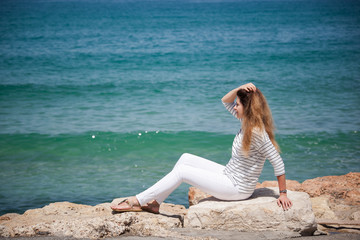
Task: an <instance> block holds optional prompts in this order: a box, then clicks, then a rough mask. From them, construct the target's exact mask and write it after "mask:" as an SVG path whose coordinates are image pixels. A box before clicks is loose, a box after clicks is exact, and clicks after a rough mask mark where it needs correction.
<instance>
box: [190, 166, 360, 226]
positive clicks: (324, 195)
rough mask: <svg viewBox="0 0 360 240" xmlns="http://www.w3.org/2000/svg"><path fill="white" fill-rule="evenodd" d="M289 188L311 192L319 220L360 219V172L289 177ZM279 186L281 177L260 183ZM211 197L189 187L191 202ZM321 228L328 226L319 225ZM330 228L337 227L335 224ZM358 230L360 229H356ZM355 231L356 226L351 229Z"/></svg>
mask: <svg viewBox="0 0 360 240" xmlns="http://www.w3.org/2000/svg"><path fill="white" fill-rule="evenodd" d="M286 185H287V189H289V190H292V191H301V192H306V193H308V194H309V195H310V199H311V203H312V209H313V211H314V214H315V217H316V219H318V220H323V219H326V220H339V222H341V221H343V220H347V221H358V220H360V173H359V172H351V173H348V174H346V175H341V176H325V177H318V178H314V179H309V180H306V181H304V182H303V183H299V182H297V181H294V180H286ZM264 187H276V188H277V187H278V183H277V181H264V182H263V183H258V184H257V188H264ZM206 197H209V195H206V194H205V193H203V192H202V191H200V190H199V189H195V188H193V189H191V188H190V190H189V204H190V205H192V204H197V203H198V202H200V201H201V199H203V198H206ZM318 227H319V228H320V229H321V230H326V228H324V227H321V226H318ZM338 229H341V230H342V231H348V230H347V229H349V227H348V226H345V225H341V224H339V227H338ZM328 230H331V231H334V228H329V229H328ZM355 230H356V229H355ZM349 231H350V232H354V229H349ZM356 232H357V233H360V229H358V230H356Z"/></svg>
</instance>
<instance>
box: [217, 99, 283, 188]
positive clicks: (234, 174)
mask: <svg viewBox="0 0 360 240" xmlns="http://www.w3.org/2000/svg"><path fill="white" fill-rule="evenodd" d="M223 104H224V106H225V107H226V109H227V110H228V111H229V112H230V113H231V114H232V115H234V116H235V117H237V115H236V111H235V110H234V106H235V102H234V103H225V102H223ZM242 139H243V133H242V131H241V129H240V131H239V132H238V134H236V136H235V139H234V142H233V145H232V155H231V159H230V161H229V162H228V164H227V165H226V167H225V170H224V173H225V175H227V176H228V177H229V178H230V180H231V181H232V182H233V183H234V185H235V186H236V187H237V188H238V190H239V192H241V193H248V194H252V193H253V192H254V189H255V187H256V183H257V181H258V179H259V176H260V174H261V171H262V169H263V166H264V163H265V160H266V159H269V161H270V163H271V164H272V166H273V167H274V173H275V176H280V175H283V174H285V168H284V163H283V160H282V159H281V157H280V155H279V153H278V152H277V151H276V149H275V147H274V145H273V144H272V142H271V140H270V138H269V136H268V134H267V133H266V131H265V130H264V131H261V132H260V131H259V130H253V133H252V137H251V146H250V150H249V156H248V157H246V156H245V155H244V154H243V153H242Z"/></svg>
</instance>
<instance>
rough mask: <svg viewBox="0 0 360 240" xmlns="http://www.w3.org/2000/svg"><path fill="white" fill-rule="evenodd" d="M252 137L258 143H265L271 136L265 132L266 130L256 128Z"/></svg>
mask: <svg viewBox="0 0 360 240" xmlns="http://www.w3.org/2000/svg"><path fill="white" fill-rule="evenodd" d="M252 137H253V138H254V140H255V141H256V142H259V143H264V142H266V141H268V140H269V135H268V134H267V132H266V131H265V129H262V128H259V127H255V128H253V129H252Z"/></svg>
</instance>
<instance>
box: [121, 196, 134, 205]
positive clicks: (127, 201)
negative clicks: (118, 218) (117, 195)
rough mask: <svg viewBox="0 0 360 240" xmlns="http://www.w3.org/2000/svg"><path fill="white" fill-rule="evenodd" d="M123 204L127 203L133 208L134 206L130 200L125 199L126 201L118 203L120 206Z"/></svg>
mask: <svg viewBox="0 0 360 240" xmlns="http://www.w3.org/2000/svg"><path fill="white" fill-rule="evenodd" d="M122 203H127V204H129V206H130V207H133V206H134V204H132V203H131V202H130V201H129V199H127V198H125V199H124V200H122V201H121V202H119V203H118V205H120V204H122Z"/></svg>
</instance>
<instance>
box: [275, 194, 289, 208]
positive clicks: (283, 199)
mask: <svg viewBox="0 0 360 240" xmlns="http://www.w3.org/2000/svg"><path fill="white" fill-rule="evenodd" d="M277 204H278V206H279V207H282V208H283V209H284V210H285V211H286V210H289V209H290V208H291V207H292V205H293V204H292V202H291V200H290V199H289V198H288V197H287V196H286V195H282V194H280V197H279V198H278V200H277Z"/></svg>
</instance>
